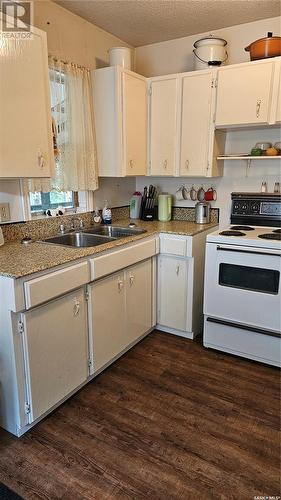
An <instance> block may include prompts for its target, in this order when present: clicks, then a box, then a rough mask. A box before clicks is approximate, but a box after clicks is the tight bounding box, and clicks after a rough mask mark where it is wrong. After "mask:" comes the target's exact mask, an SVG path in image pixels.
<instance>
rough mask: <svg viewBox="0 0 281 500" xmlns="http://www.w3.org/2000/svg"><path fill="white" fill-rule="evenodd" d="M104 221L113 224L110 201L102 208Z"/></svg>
mask: <svg viewBox="0 0 281 500" xmlns="http://www.w3.org/2000/svg"><path fill="white" fill-rule="evenodd" d="M102 223H103V224H112V215H111V208H110V207H109V205H108V201H107V200H106V201H105V205H104V207H103V209H102Z"/></svg>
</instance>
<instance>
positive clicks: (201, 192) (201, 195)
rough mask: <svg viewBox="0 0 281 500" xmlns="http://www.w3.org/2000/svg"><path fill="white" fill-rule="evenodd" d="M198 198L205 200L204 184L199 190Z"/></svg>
mask: <svg viewBox="0 0 281 500" xmlns="http://www.w3.org/2000/svg"><path fill="white" fill-rule="evenodd" d="M197 200H198V201H204V200H205V190H204V188H203V186H201V187H200V188H199V189H198V191H197Z"/></svg>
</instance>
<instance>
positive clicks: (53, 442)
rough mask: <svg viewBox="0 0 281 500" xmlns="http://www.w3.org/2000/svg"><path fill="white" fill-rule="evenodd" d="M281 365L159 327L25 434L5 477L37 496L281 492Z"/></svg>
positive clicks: (0, 463) (7, 457)
mask: <svg viewBox="0 0 281 500" xmlns="http://www.w3.org/2000/svg"><path fill="white" fill-rule="evenodd" d="M279 438H280V435H279V371H278V370H277V369H275V368H271V367H268V366H264V365H261V364H258V363H253V362H249V361H247V360H243V359H240V358H236V357H233V356H227V355H225V354H223V353H217V352H214V351H211V350H205V349H204V348H203V347H202V346H201V345H200V344H198V343H196V342H192V341H189V340H185V339H181V338H178V337H175V336H172V335H167V334H163V333H159V332H154V333H153V334H151V335H149V336H148V337H147V338H146V339H145V340H143V341H142V342H141V343H140V344H138V345H137V346H136V347H135V348H133V349H132V350H131V351H130V352H129V353H127V354H126V355H125V356H123V357H122V358H121V359H120V360H119V361H117V362H116V363H115V364H114V365H113V366H111V367H110V368H109V369H108V370H106V371H105V372H104V373H103V374H101V375H100V376H99V377H97V378H96V379H95V380H94V381H93V382H92V383H90V384H89V385H87V386H86V387H85V388H83V389H82V390H81V391H80V392H79V393H78V394H77V395H75V396H73V397H72V398H71V399H70V400H68V401H67V402H66V403H65V404H64V405H62V406H61V407H60V408H59V409H57V410H56V411H55V412H53V413H52V415H50V416H49V417H48V418H46V419H45V420H44V421H43V422H41V423H40V424H38V425H37V426H36V427H35V428H33V429H32V430H31V431H30V432H29V433H27V434H26V435H25V436H23V437H22V438H21V439H16V438H14V437H11V435H9V434H8V433H6V432H3V431H0V481H3V483H5V484H6V485H7V486H9V487H10V488H12V489H13V490H15V491H16V492H17V493H19V494H21V495H22V496H23V497H24V498H25V499H33V498H43V499H57V498H61V499H84V498H85V499H98V500H103V499H144V498H145V499H149V500H156V499H165V500H168V499H171V500H172V499H196V498H199V499H205V498H206V499H211V498H221V499H232V498H233V499H239V500H240V499H244V498H245V499H246V498H247V499H253V497H254V495H272V496H273V495H278V494H279V491H280V488H279V486H280V485H279V452H280V448H279V443H280V440H279Z"/></svg>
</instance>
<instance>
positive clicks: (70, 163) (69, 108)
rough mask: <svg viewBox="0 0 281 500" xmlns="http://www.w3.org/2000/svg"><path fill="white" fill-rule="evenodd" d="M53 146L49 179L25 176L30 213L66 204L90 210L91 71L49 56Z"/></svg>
mask: <svg viewBox="0 0 281 500" xmlns="http://www.w3.org/2000/svg"><path fill="white" fill-rule="evenodd" d="M49 83H50V97H51V114H52V129H53V147H54V173H53V175H52V178H51V179H40V178H37V179H24V180H23V181H22V184H21V185H22V193H23V194H24V195H28V196H27V197H26V199H25V207H26V208H25V211H26V214H27V217H29V216H30V215H31V216H35V215H38V214H40V213H43V212H46V211H47V210H48V209H57V208H59V207H62V208H64V209H66V210H75V211H76V209H77V208H78V207H79V211H86V210H92V203H93V201H92V198H93V194H92V193H93V191H95V190H96V189H97V188H98V175H97V159H96V146H95V129H94V121H93V110H92V88H91V74H90V70H89V69H87V68H83V67H81V66H78V65H76V64H73V63H67V62H63V61H58V60H57V59H56V58H53V57H51V56H50V57H49Z"/></svg>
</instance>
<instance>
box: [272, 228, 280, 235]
mask: <svg viewBox="0 0 281 500" xmlns="http://www.w3.org/2000/svg"><path fill="white" fill-rule="evenodd" d="M272 232H273V233H277V234H280V233H281V229H274V231H272Z"/></svg>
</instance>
